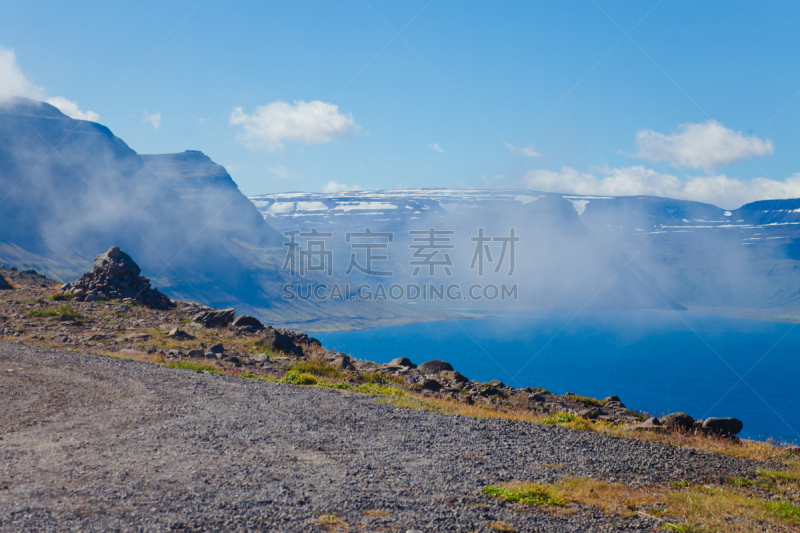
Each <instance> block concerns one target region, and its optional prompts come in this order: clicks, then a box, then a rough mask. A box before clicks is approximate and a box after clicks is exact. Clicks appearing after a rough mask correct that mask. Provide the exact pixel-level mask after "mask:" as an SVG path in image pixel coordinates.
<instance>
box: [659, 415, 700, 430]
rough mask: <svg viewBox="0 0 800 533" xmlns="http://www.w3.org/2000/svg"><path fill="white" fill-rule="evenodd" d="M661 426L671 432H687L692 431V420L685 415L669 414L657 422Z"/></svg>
mask: <svg viewBox="0 0 800 533" xmlns="http://www.w3.org/2000/svg"><path fill="white" fill-rule="evenodd" d="M659 421H660V422H661V424H662V425H663V426H664V427H666V428H667V429H669V430H672V431H688V430H690V429H692V425H693V424H694V418H692V417H691V416H689V415H687V414H686V413H682V412H678V413H670V414H668V415H667V416H665V417H664V418H662V419H660V420H659Z"/></svg>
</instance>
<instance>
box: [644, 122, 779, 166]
mask: <svg viewBox="0 0 800 533" xmlns="http://www.w3.org/2000/svg"><path fill="white" fill-rule="evenodd" d="M679 129H680V131H678V132H673V133H672V135H665V134H663V133H658V132H656V131H653V130H641V131H639V132H637V133H636V146H637V148H638V149H639V151H638V152H636V153H635V154H632V155H633V157H637V158H639V159H647V160H648V161H666V162H668V163H669V164H670V165H672V166H673V167H675V168H680V167H688V168H701V167H702V168H706V169H710V168H719V167H724V166H726V165H729V164H730V163H735V162H738V161H744V160H746V159H749V158H751V157H755V156H758V157H763V156H765V155H772V154H773V153H775V148H774V146H773V142H772V140H770V139H760V138H758V137H756V136H755V135H749V136H745V135H742V132H736V131H733V130H732V129H729V128H726V127H725V126H723V125H722V124H720V123H719V122H717V121H716V120H707V121H705V122H704V123H702V124H681V125H680V126H679Z"/></svg>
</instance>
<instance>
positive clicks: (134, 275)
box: [60, 246, 175, 309]
mask: <svg viewBox="0 0 800 533" xmlns="http://www.w3.org/2000/svg"><path fill="white" fill-rule="evenodd" d="M141 273H142V269H141V268H139V265H137V264H136V263H135V262H134V261H133V259H131V256H129V255H128V254H126V253H125V252H123V251H122V250H120V249H119V247H117V246H112V247H111V248H109V249H108V251H107V252H106V253H104V254H100V255H98V256H97V257H96V258H95V260H94V264H93V265H92V271H91V272H87V273H86V274H84V275H83V276H81V278H80V279H78V280H76V281H73V282H72V283H67V284H66V285H63V286H62V287H61V290H60V292H62V293H64V294H71V295H73V296H74V297H75V299H76V300H78V301H79V302H83V301H86V302H94V301H105V300H132V301H134V302H138V303H140V304H142V305H146V306H147V307H150V308H153V309H168V308H170V307H174V306H175V304H174V303H173V302H172V301H171V300H170V299H169V297H167V295H165V294H163V293H162V292H159V290H158V289H156V288H154V287H151V286H150V280H149V279H147V278H146V277H144V276H142V275H141Z"/></svg>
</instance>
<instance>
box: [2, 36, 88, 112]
mask: <svg viewBox="0 0 800 533" xmlns="http://www.w3.org/2000/svg"><path fill="white" fill-rule="evenodd" d="M45 93H46V91H45V90H44V88H42V87H39V86H38V85H36V84H35V83H33V82H32V81H31V80H30V79H28V77H27V76H26V75H25V73H23V72H22V69H20V68H19V64H17V56H16V54H15V53H14V50H13V49H10V48H5V47H3V46H0V98H8V97H11V96H24V97H26V98H34V99H36V100H42V99H43V100H44V101H45V102H47V103H48V104H50V105H52V106H54V107H57V108H58V110H59V111H61V112H62V113H64V114H65V115H67V116H68V117H70V118H74V119H77V120H91V121H92V122H97V121H98V120H100V115H98V114H97V113H95V112H94V111H87V112H85V113H84V112H83V111H81V110H80V108H79V107H78V103H77V102H73V101H72V100H67V99H66V98H64V97H63V96H53V97H50V98H46V99H45V98H44V96H45Z"/></svg>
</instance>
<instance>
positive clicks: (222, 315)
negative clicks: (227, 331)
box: [192, 308, 236, 328]
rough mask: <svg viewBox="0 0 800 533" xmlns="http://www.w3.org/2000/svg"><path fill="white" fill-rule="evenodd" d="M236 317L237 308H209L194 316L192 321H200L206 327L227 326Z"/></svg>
mask: <svg viewBox="0 0 800 533" xmlns="http://www.w3.org/2000/svg"><path fill="white" fill-rule="evenodd" d="M235 317H236V310H235V309H233V308H230V309H223V310H221V311H217V310H214V309H212V310H207V311H202V312H200V313H197V314H196V315H194V316H192V322H200V323H201V324H203V326H204V327H206V328H215V327H225V326H227V325H228V324H230V323H231V322H233V320H234V318H235Z"/></svg>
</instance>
